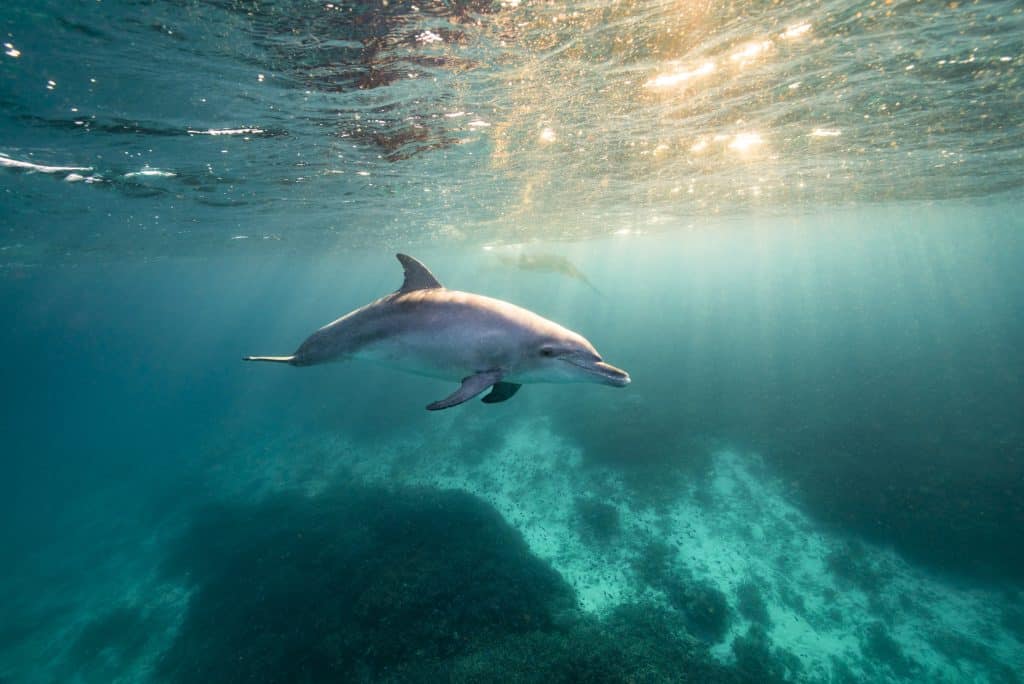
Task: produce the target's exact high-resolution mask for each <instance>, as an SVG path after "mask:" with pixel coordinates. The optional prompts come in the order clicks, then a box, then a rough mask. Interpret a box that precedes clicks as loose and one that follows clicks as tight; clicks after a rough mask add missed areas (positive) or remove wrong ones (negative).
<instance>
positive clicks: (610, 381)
mask: <svg viewBox="0 0 1024 684" xmlns="http://www.w3.org/2000/svg"><path fill="white" fill-rule="evenodd" d="M563 360H564V361H567V362H568V363H571V364H572V365H574V366H576V367H577V368H581V369H582V370H585V371H586V372H588V373H590V374H591V375H596V376H597V377H599V378H601V381H602V382H604V384H606V385H612V386H613V387H625V386H626V385H628V384H629V383H630V382H632V378H630V377H629V373H627V372H626V371H624V370H622V369H621V368H616V367H615V366H613V365H611V364H610V363H605V362H604V361H576V360H575V359H563Z"/></svg>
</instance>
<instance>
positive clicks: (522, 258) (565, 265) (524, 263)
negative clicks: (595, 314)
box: [498, 254, 602, 294]
mask: <svg viewBox="0 0 1024 684" xmlns="http://www.w3.org/2000/svg"><path fill="white" fill-rule="evenodd" d="M498 259H499V260H500V261H501V263H503V264H505V265H506V266H511V267H512V268H518V269H519V270H521V271H537V272H542V273H559V274H561V275H564V276H566V277H569V278H572V279H574V280H578V281H580V282H581V283H583V284H584V285H586V286H587V287H589V288H590V289H591V290H593V291H594V292H596V293H597V294H602V293H601V291H600V290H598V289H597V287H595V286H594V284H593V283H592V282H590V279H589V278H587V276H586V275H585V274H584V273H583V271H581V270H580V269H578V268H576V265H575V264H573V263H572V262H571V261H569V260H568V259H566V258H565V257H564V256H559V255H557V254H500V255H498Z"/></svg>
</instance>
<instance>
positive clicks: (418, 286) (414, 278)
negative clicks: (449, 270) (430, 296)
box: [395, 254, 444, 292]
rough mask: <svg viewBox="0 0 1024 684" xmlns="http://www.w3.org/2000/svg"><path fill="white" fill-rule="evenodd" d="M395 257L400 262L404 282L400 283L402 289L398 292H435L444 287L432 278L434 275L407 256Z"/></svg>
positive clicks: (398, 255) (397, 255)
mask: <svg viewBox="0 0 1024 684" xmlns="http://www.w3.org/2000/svg"><path fill="white" fill-rule="evenodd" d="M395 256H396V257H398V261H399V262H401V264H402V268H404V269H405V280H404V281H403V282H402V287H401V288H400V289H399V290H398V291H399V292H412V291H414V290H435V289H438V288H443V287H444V285H442V284H441V283H439V282H438V281H437V278H435V277H434V274H433V273H431V272H430V270H429V269H428V268H427V267H426V266H424V265H423V264H421V263H420V262H418V261H416V260H415V259H413V258H412V257H411V256H409V255H408V254H396V255H395Z"/></svg>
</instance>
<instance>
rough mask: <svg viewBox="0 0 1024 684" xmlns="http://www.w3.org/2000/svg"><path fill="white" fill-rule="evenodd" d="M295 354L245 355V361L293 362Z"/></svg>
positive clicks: (243, 358)
mask: <svg viewBox="0 0 1024 684" xmlns="http://www.w3.org/2000/svg"><path fill="white" fill-rule="evenodd" d="M294 359H295V356H294V355H293V356H243V357H242V360H243V361H269V362H271V363H291V362H292V361H293V360H294Z"/></svg>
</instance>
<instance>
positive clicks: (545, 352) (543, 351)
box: [540, 347, 555, 357]
mask: <svg viewBox="0 0 1024 684" xmlns="http://www.w3.org/2000/svg"><path fill="white" fill-rule="evenodd" d="M540 355H541V356H548V357H551V356H554V355H555V350H554V349H552V348H551V347H541V348H540Z"/></svg>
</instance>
